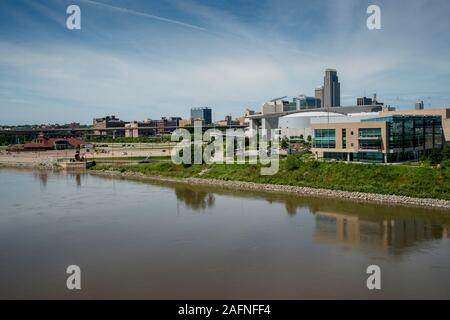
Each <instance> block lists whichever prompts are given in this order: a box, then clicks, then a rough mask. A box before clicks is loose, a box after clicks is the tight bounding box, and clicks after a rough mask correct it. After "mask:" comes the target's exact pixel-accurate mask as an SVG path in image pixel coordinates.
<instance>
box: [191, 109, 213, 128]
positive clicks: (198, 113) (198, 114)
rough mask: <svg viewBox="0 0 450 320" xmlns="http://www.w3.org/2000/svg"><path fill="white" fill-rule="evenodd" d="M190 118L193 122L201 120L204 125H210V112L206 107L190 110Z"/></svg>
mask: <svg viewBox="0 0 450 320" xmlns="http://www.w3.org/2000/svg"><path fill="white" fill-rule="evenodd" d="M191 118H192V119H193V120H194V121H195V120H198V119H202V120H203V121H204V122H205V125H209V124H211V123H212V110H211V108H208V107H203V108H192V109H191Z"/></svg>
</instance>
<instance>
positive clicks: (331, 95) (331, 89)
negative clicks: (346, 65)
mask: <svg viewBox="0 0 450 320" xmlns="http://www.w3.org/2000/svg"><path fill="white" fill-rule="evenodd" d="M340 105H341V84H340V83H339V80H338V76H337V71H336V70H334V69H326V70H325V77H324V79H323V107H324V108H329V107H338V106H340Z"/></svg>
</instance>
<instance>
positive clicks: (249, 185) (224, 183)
mask: <svg viewBox="0 0 450 320" xmlns="http://www.w3.org/2000/svg"><path fill="white" fill-rule="evenodd" d="M90 172H91V173H92V174H94V175H101V176H109V177H121V178H138V179H144V180H150V181H162V182H177V183H187V184H190V185H199V186H214V187H222V188H229V189H239V190H250V191H267V192H277V193H289V194H296V195H299V196H312V197H322V198H323V197H326V198H335V199H347V200H354V201H363V202H372V203H383V204H395V205H404V206H416V207H417V206H418V207H428V208H430V207H432V208H443V209H450V201H449V200H442V199H431V198H413V197H406V196H397V195H385V194H375V193H365V192H350V191H339V190H330V189H316V188H308V187H297V186H288V185H277V184H263V183H255V182H245V181H229V180H219V179H203V178H174V177H167V176H159V175H146V174H143V173H139V172H119V171H111V170H109V171H95V170H93V171H90Z"/></svg>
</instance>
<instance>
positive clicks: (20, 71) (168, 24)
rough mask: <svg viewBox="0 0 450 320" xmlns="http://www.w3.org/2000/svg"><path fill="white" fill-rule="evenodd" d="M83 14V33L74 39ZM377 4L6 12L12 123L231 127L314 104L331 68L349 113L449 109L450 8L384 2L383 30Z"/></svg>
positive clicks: (6, 121)
mask: <svg viewBox="0 0 450 320" xmlns="http://www.w3.org/2000/svg"><path fill="white" fill-rule="evenodd" d="M70 4H76V5H79V6H80V8H81V16H82V22H81V28H82V29H81V30H68V29H67V28H66V25H65V24H66V18H67V14H66V8H67V6H68V5H70ZM369 4H371V3H370V2H369V1H351V0H349V1H314V2H309V1H301V2H299V3H296V4H294V3H290V2H288V1H276V2H272V1H262V2H241V1H226V2H224V1H208V2H193V1H175V0H173V1H172V0H170V1H158V2H156V1H155V2H154V1H150V2H143V1H126V2H125V1H106V0H104V1H88V0H83V1H70V2H69V1H56V0H55V1H46V2H44V1H4V2H2V4H0V6H1V8H2V10H0V44H1V45H0V68H1V70H2V72H1V75H0V105H1V107H2V111H3V115H2V119H1V121H0V122H1V124H3V125H17V124H24V123H49V122H50V123H69V122H73V121H76V122H80V123H91V121H92V118H93V117H101V116H104V115H107V114H116V115H117V116H119V117H120V118H126V119H129V120H140V119H145V118H160V117H161V116H180V117H182V118H186V117H188V116H189V112H190V109H191V108H195V107H202V106H208V107H211V108H212V109H213V110H214V113H215V120H218V119H222V118H224V116H225V115H228V114H230V113H231V114H233V115H234V116H240V115H242V114H243V112H244V110H245V108H251V109H254V110H256V111H259V109H260V107H261V104H262V103H263V102H264V101H267V100H270V99H272V98H274V97H278V96H283V95H286V94H288V95H291V96H294V95H297V94H306V95H308V96H314V89H315V88H316V87H317V86H318V85H321V84H322V82H323V71H324V70H325V69H326V68H333V69H336V70H337V71H338V74H339V81H340V83H341V105H355V104H356V98H357V97H362V96H372V94H373V93H377V95H378V97H380V99H381V100H382V101H383V102H385V103H386V104H388V105H391V106H398V107H400V108H411V109H412V108H414V104H415V102H417V100H423V101H424V105H425V108H427V107H428V106H429V105H432V106H436V107H444V106H448V104H449V102H450V92H449V90H448V88H449V87H450V68H449V67H448V63H447V57H448V56H449V54H450V44H449V43H450V41H448V40H449V36H448V32H446V31H447V30H448V28H450V22H449V21H448V19H447V17H446V15H445V13H446V10H439V9H438V10H437V8H441V7H450V3H448V2H447V1H436V2H433V3H425V2H422V1H407V2H406V3H405V2H402V3H393V2H387V1H377V5H379V6H380V8H381V12H382V29H381V30H368V29H367V27H366V19H367V17H368V15H367V13H366V8H367V6H368V5H369ZM19 9H20V10H19ZM374 48H375V49H376V50H374ZM6 110H8V113H6V112H5V111H6Z"/></svg>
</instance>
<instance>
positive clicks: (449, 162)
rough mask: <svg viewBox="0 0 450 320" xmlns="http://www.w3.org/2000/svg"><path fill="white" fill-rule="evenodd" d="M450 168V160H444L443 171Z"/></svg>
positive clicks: (442, 163)
mask: <svg viewBox="0 0 450 320" xmlns="http://www.w3.org/2000/svg"><path fill="white" fill-rule="evenodd" d="M445 168H450V159H445V160H442V162H441V169H445Z"/></svg>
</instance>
